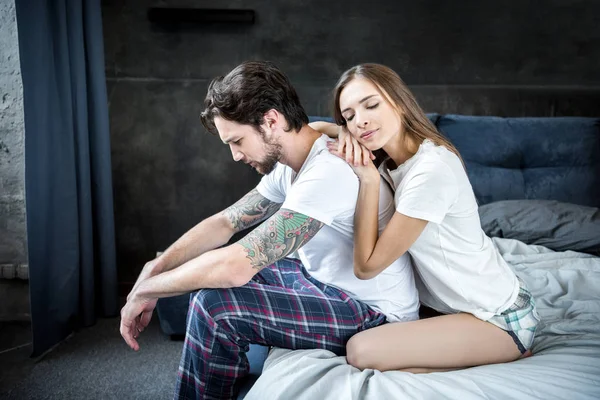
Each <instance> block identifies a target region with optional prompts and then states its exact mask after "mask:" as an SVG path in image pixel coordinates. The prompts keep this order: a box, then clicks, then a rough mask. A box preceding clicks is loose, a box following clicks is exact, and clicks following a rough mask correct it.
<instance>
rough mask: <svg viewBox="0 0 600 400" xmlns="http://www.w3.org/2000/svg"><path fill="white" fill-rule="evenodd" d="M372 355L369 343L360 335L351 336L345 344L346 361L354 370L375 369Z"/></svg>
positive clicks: (372, 349) (372, 350) (372, 351)
mask: <svg viewBox="0 0 600 400" xmlns="http://www.w3.org/2000/svg"><path fill="white" fill-rule="evenodd" d="M373 353H374V348H373V347H372V346H371V344H370V341H369V340H368V338H367V337H366V336H364V335H362V334H361V333H358V334H356V335H354V336H352V337H351V338H350V340H348V343H346V360H347V361H348V364H350V365H352V366H353V367H355V368H358V369H361V370H363V369H365V368H375V367H376V366H375V364H374V361H375V360H374V357H373Z"/></svg>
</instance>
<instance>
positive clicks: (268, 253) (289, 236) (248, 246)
mask: <svg viewBox="0 0 600 400" xmlns="http://www.w3.org/2000/svg"><path fill="white" fill-rule="evenodd" d="M322 227H323V223H322V222H320V221H318V220H316V219H314V218H310V217H308V216H306V215H303V214H300V213H297V212H294V211H290V210H286V209H282V210H279V211H278V212H277V213H276V214H275V215H273V216H272V217H271V218H269V219H268V220H267V221H265V222H264V223H263V224H261V225H260V226H259V227H258V228H256V229H255V230H254V231H252V232H250V233H249V234H248V235H246V237H244V238H243V239H241V240H239V241H238V242H237V243H234V244H232V245H230V246H227V247H224V248H220V249H216V250H213V251H209V252H206V253H204V254H202V255H201V256H199V257H197V258H195V259H193V260H191V261H189V262H187V263H185V264H183V265H182V266H181V267H179V268H177V269H174V270H172V271H168V272H165V273H163V274H161V275H160V276H156V277H153V278H149V279H148V280H146V281H145V282H143V283H142V284H141V285H140V287H139V290H138V291H137V292H136V295H138V296H140V297H143V298H147V299H155V298H159V297H168V296H175V295H178V294H182V293H187V292H190V291H192V290H196V289H201V288H229V287H237V286H243V285H245V284H246V283H248V282H249V281H250V279H252V277H253V276H254V275H255V274H256V273H257V272H259V271H260V270H261V269H262V268H264V267H266V266H267V265H270V264H272V263H274V262H275V261H277V260H280V259H282V258H284V257H286V256H287V255H289V254H291V253H293V252H294V251H296V250H297V249H299V248H300V247H302V246H303V245H304V244H306V243H307V242H308V241H309V240H311V239H312V238H313V237H314V236H315V235H316V234H317V232H318V231H319V230H320V229H321V228H322Z"/></svg>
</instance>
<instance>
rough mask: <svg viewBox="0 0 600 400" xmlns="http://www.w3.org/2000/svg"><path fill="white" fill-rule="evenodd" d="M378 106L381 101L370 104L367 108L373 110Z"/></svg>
mask: <svg viewBox="0 0 600 400" xmlns="http://www.w3.org/2000/svg"><path fill="white" fill-rule="evenodd" d="M377 107H379V103H376V104H373V105H372V106H368V107H367V108H368V109H369V110H372V109H374V108H377Z"/></svg>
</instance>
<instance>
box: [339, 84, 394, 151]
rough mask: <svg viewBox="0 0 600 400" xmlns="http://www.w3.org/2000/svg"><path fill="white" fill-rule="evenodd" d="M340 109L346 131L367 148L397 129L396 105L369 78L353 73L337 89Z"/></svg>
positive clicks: (373, 147)
mask: <svg viewBox="0 0 600 400" xmlns="http://www.w3.org/2000/svg"><path fill="white" fill-rule="evenodd" d="M340 110H341V112H342V116H343V117H344V119H345V120H346V126H347V128H348V130H349V131H350V134H351V135H352V136H353V137H354V138H355V139H357V140H358V141H359V143H361V144H362V145H364V146H365V147H366V148H368V149H369V150H378V149H380V148H382V147H383V146H385V144H386V143H387V142H388V141H389V140H390V139H391V138H392V137H394V136H395V135H397V134H398V133H399V132H400V128H401V126H402V121H401V119H400V116H399V115H398V112H397V111H396V109H395V108H394V107H393V106H392V104H391V103H390V102H389V101H388V100H387V98H386V96H384V95H383V94H382V93H381V92H380V91H379V89H378V88H377V86H375V84H373V83H372V82H371V81H370V80H368V79H365V78H362V77H356V78H354V79H353V80H351V81H350V82H349V83H348V84H347V85H346V86H345V87H344V89H342V92H341V93H340Z"/></svg>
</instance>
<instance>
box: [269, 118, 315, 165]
mask: <svg viewBox="0 0 600 400" xmlns="http://www.w3.org/2000/svg"><path fill="white" fill-rule="evenodd" d="M320 137H321V133H319V132H317V131H315V130H314V129H312V128H311V127H310V126H308V125H304V126H303V127H302V129H300V131H299V132H294V131H290V132H284V133H283V136H282V138H281V141H280V143H281V147H282V150H283V156H282V157H281V160H279V162H280V163H282V164H284V165H287V166H288V167H290V168H291V169H293V170H294V171H295V172H296V173H297V172H298V171H300V168H302V165H303V164H304V162H305V161H306V158H307V157H308V154H309V153H310V150H311V149H312V147H313V145H314V144H315V141H316V140H317V139H318V138H320Z"/></svg>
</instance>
